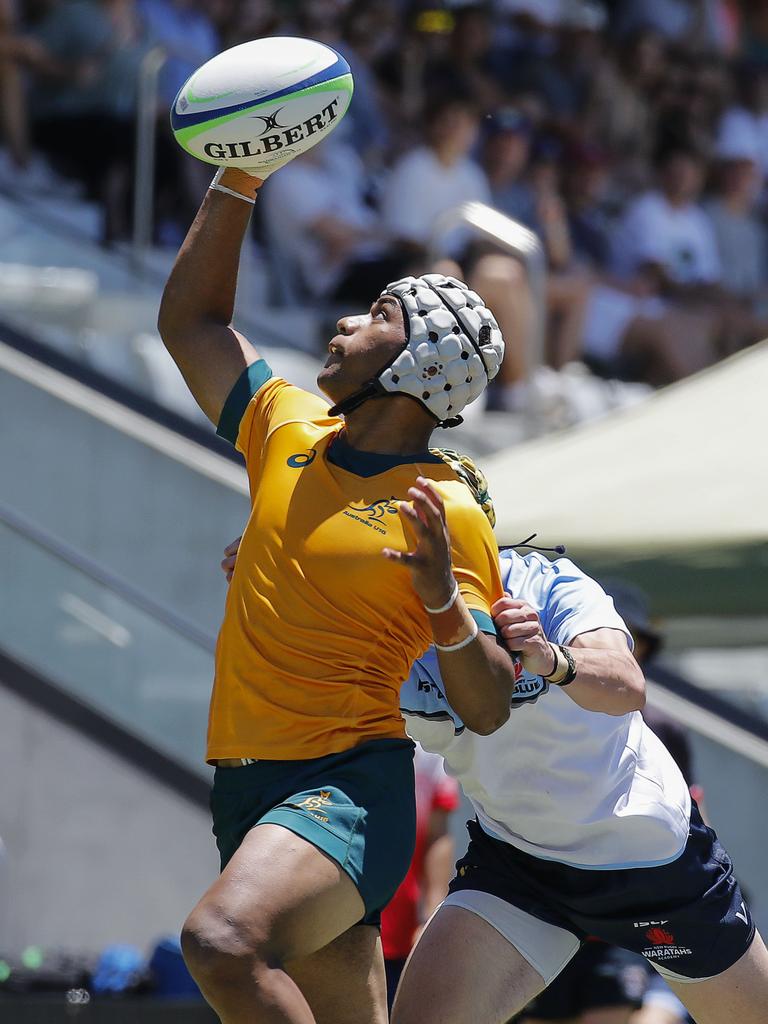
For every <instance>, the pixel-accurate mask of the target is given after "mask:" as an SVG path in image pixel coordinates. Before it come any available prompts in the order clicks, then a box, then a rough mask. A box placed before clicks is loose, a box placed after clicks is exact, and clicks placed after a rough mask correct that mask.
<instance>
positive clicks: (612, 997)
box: [521, 942, 649, 1020]
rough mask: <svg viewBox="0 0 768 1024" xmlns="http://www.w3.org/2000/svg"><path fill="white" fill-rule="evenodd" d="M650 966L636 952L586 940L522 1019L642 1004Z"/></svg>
mask: <svg viewBox="0 0 768 1024" xmlns="http://www.w3.org/2000/svg"><path fill="white" fill-rule="evenodd" d="M648 973H649V972H648V968H647V967H646V965H645V961H644V960H642V959H641V958H640V957H638V956H637V955H636V954H635V953H630V952H629V950H627V949H621V948H620V947H618V946H608V945H606V943H605V942H585V943H584V945H583V946H582V947H581V949H580V950H579V952H578V953H577V954H576V956H575V957H574V958H573V960H571V962H570V963H569V964H568V965H567V966H566V967H565V968H564V969H563V970H562V972H561V973H560V974H558V976H557V977H556V978H555V980H554V981H553V982H552V983H551V985H549V986H548V987H547V988H545V989H544V991H543V992H541V993H539V995H537V996H536V998H535V999H534V1000H533V1001H532V1002H530V1003H529V1004H528V1006H527V1007H526V1008H525V1010H524V1012H523V1013H522V1014H521V1017H522V1019H523V1020H524V1019H525V1018H526V1017H535V1018H536V1020H570V1019H571V1018H572V1017H577V1016H579V1015H580V1014H582V1013H589V1011H590V1010H601V1009H607V1008H608V1007H616V1006H631V1007H632V1008H633V1009H637V1008H638V1007H640V1006H642V1002H643V995H644V993H645V990H646V988H647V987H648Z"/></svg>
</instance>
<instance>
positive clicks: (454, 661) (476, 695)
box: [430, 595, 515, 736]
mask: <svg viewBox="0 0 768 1024" xmlns="http://www.w3.org/2000/svg"><path fill="white" fill-rule="evenodd" d="M448 614H450V615H452V616H453V619H454V623H455V625H453V626H451V625H449V624H448V623H447V622H446V621H445V619H446V618H447V616H446V615H444V616H443V621H440V616H437V615H431V616H430V619H431V620H432V631H433V636H434V640H435V649H436V651H437V658H438V662H439V664H440V675H441V676H442V679H443V684H444V686H445V696H446V698H447V700H448V703H449V704H450V705H451V707H452V708H453V709H454V711H456V712H457V714H458V715H459V716H460V717H461V719H462V721H463V722H464V724H465V725H466V726H467V728H468V729H471V730H472V732H476V733H479V734H480V735H481V736H487V735H489V734H490V733H492V732H495V731H496V730H497V729H498V728H499V727H500V726H502V725H503V724H504V723H505V722H506V720H507V719H508V718H509V708H510V699H511V697H512V693H513V692H514V689H515V666H514V661H513V660H512V658H511V657H510V655H509V653H508V652H507V650H506V649H505V648H504V647H501V646H499V645H498V644H497V643H496V640H495V638H494V637H491V636H488V635H486V634H485V633H481V632H479V631H478V629H477V626H476V624H475V623H474V621H473V620H472V618H471V616H470V614H469V610H468V609H467V606H466V604H465V603H464V598H463V597H462V596H461V595H459V596H458V597H457V599H456V601H455V604H454V605H453V608H452V609H451V610H450V612H449V613H448ZM471 632H475V633H476V635H475V636H474V638H473V639H472V640H471V641H469V642H467V643H464V642H463V641H464V639H465V638H467V637H468V636H469V635H470V633H471ZM457 641H458V644H460V645H461V646H459V647H458V649H454V650H450V649H446V648H450V647H456V646H458V645H457Z"/></svg>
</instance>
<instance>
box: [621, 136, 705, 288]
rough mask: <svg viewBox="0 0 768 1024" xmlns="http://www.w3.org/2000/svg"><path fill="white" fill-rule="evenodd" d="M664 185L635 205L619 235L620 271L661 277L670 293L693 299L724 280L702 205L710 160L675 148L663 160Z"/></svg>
mask: <svg viewBox="0 0 768 1024" xmlns="http://www.w3.org/2000/svg"><path fill="white" fill-rule="evenodd" d="M659 169H660V187H659V188H658V189H657V190H652V191H650V192H646V193H645V194H644V195H642V196H640V197H639V198H637V199H636V200H634V202H632V203H631V204H630V205H629V207H628V209H627V211H626V213H625V215H624V218H623V221H622V224H621V226H620V228H619V231H618V232H617V236H616V241H617V248H616V252H615V257H614V259H615V269H616V270H617V271H618V272H619V273H620V274H625V275H627V276H629V275H632V274H634V273H636V272H638V271H641V272H646V273H647V274H649V275H650V276H651V278H653V279H655V281H656V284H657V286H658V288H659V290H660V291H661V292H663V293H665V294H667V295H671V296H676V297H686V298H690V297H692V296H693V295H697V294H700V292H701V289H702V288H703V287H707V286H711V285H714V284H717V283H718V281H719V280H720V276H721V267H720V257H719V255H718V251H717V241H716V239H715V233H714V229H713V227H712V223H711V221H710V219H709V217H708V216H707V214H706V213H705V212H704V210H703V209H702V208H701V207H700V206H699V205H698V202H697V200H698V198H699V195H700V194H701V190H702V186H703V183H704V171H705V165H704V162H703V161H702V160H701V159H700V158H699V156H698V155H697V154H696V153H694V151H693V150H690V149H686V148H684V147H675V148H674V149H670V150H668V151H667V153H666V154H665V155H664V156H663V158H662V160H661V162H660V168H659Z"/></svg>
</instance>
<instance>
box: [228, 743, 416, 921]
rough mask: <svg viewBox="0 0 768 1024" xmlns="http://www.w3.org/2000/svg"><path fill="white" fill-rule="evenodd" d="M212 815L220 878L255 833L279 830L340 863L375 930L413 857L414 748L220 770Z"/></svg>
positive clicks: (376, 748) (394, 746)
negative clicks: (259, 828) (263, 827)
mask: <svg viewBox="0 0 768 1024" xmlns="http://www.w3.org/2000/svg"><path fill="white" fill-rule="evenodd" d="M211 811H212V813H213V833H214V835H215V836H216V844H217V846H218V848H219V853H220V855H221V869H222V871H223V870H224V868H225V867H226V866H227V864H228V863H229V861H230V860H231V858H232V856H233V855H234V853H235V851H236V850H237V848H238V847H239V846H240V844H241V843H242V841H243V839H244V837H245V835H246V834H247V833H248V832H249V831H250V830H251V829H252V828H253V827H254V825H259V824H275V825H282V826H283V828H287V829H289V830H290V831H291V832H295V833H296V834H297V835H299V836H302V838H304V839H307V840H308V841H309V842H310V843H312V844H313V845H314V846H316V847H317V848H318V849H319V850H322V851H323V852H324V853H326V854H327V855H328V856H329V857H331V858H332V859H333V860H335V861H336V862H337V863H338V865H339V867H341V868H342V870H343V871H345V872H346V873H347V874H348V875H349V877H350V878H351V879H352V881H353V882H354V883H355V885H356V886H357V889H358V891H359V893H360V895H361V897H362V899H363V902H364V904H365V917H364V918H363V923H364V924H373V925H378V924H379V921H380V911H381V909H382V908H383V907H384V906H385V905H386V904H387V903H388V902H389V901H390V900H391V899H392V896H393V895H394V893H395V890H396V889H397V887H398V886H399V885H400V883H401V882H402V880H403V878H404V877H405V874H406V872H407V871H408V866H409V864H410V863H411V856H412V855H413V848H414V843H415V836H416V806H415V797H414V782H413V743H411V741H410V740H399V739H382V740H369V741H368V742H367V743H361V744H360V745H359V746H357V747H353V748H352V749H351V750H344V751H342V752H341V753H339V754H329V755H327V756H326V757H315V758H311V759H309V760H305V761H255V762H254V763H253V764H249V765H243V766H242V767H239V768H217V769H216V773H215V775H214V780H213V790H212V791H211Z"/></svg>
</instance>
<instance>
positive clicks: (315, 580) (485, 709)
mask: <svg viewBox="0 0 768 1024" xmlns="http://www.w3.org/2000/svg"><path fill="white" fill-rule="evenodd" d="M259 185H260V181H259V180H258V179H257V178H254V177H252V176H250V175H248V174H245V173H244V172H240V171H234V170H228V171H226V172H224V173H223V174H222V173H221V172H220V173H219V174H217V176H216V178H215V179H214V183H213V187H212V189H211V191H210V192H209V194H208V196H207V197H206V199H205V200H204V202H203V205H202V207H201V209H200V212H199V213H198V215H197V218H196V219H195V222H194V224H193V225H192V228H191V229H190V232H189V234H188V236H187V239H186V240H185V242H184V244H183V246H182V248H181V250H180V252H179V255H178V258H177V260H176V263H175V266H174V268H173V271H172V273H171V275H170V278H169V280H168V283H167V285H166V289H165V292H164V295H163V301H162V306H161V310H160V321H159V323H160V331H161V334H162V337H163V340H164V341H165V344H166V346H167V347H168V349H169V351H170V353H171V355H172V356H173V358H174V359H175V360H176V362H177V364H178V365H179V368H180V369H181V371H182V373H183V374H184V377H185V379H186V381H187V383H188V385H189V387H190V390H191V391H192V393H193V395H194V396H195V398H196V399H197V401H198V402H199V403H200V406H201V407H202V408H203V410H204V411H205V412H206V414H207V415H208V416H209V417H210V419H211V420H212V421H213V422H214V423H216V424H217V425H218V430H219V433H221V434H222V435H224V436H225V437H227V438H229V439H230V440H231V441H232V442H233V443H235V444H236V446H237V448H238V449H239V450H240V451H241V452H242V454H243V455H244V457H245V462H246V467H247V470H248V476H249V481H250V488H251V506H252V507H251V514H250V518H249V521H248V524H247V526H246V529H245V532H244V535H243V539H242V545H241V549H240V554H239V558H238V561H237V567H236V569H235V572H234V576H233V579H232V585H231V587H230V590H229V593H228V596H227V603H226V609H225V615H224V623H223V626H222V629H221V633H220V636H219V643H218V649H217V655H216V678H215V684H214V692H213V697H212V701H211V715H210V722H209V736H208V760H209V762H210V763H211V764H214V765H216V775H215V782H214V788H213V794H212V808H213V816H214V832H215V834H216V837H217V843H218V846H219V850H220V853H221V860H222V873H221V876H220V877H219V879H218V880H217V881H216V882H214V884H213V885H212V886H211V888H210V889H209V890H208V892H207V893H206V894H205V895H204V896H203V897H202V899H201V900H200V902H199V904H198V905H197V907H196V908H195V909H194V910H193V912H192V913H191V915H190V917H189V918H188V920H187V922H186V924H185V927H184V932H183V936H182V938H183V948H184V953H185V957H186V959H187V963H188V965H189V966H190V969H191V970H192V973H193V975H194V976H195V978H196V980H197V981H198V983H199V984H200V987H201V988H202V990H203V993H204V994H205V996H206V998H207V999H208V1001H209V1002H210V1003H211V1005H212V1006H213V1007H214V1009H215V1010H216V1011H217V1013H218V1014H219V1016H220V1018H221V1020H222V1021H223V1022H224V1024H241V1022H242V1024H245V1022H246V1021H247V1022H252V1021H259V1022H265V1024H266V1022H269V1024H271V1022H291V1024H294V1022H295V1024H312V1022H327V1024H346V1022H349V1024H353V1022H354V1024H362V1022H363V1021H365V1022H372V1024H384V1022H385V1021H386V1004H385V999H384V986H383V963H382V960H381V952H380V943H379V940H378V931H377V928H376V924H377V920H378V912H379V910H380V909H381V907H382V906H383V905H384V904H385V903H386V902H387V901H388V899H389V898H390V896H391V895H392V893H393V892H394V891H395V889H396V888H397V885H398V884H399V882H400V881H401V879H402V877H403V876H404V874H405V871H406V869H407V867H408V863H409V860H410V856H411V852H412V847H413V827H414V808H413V774H412V746H411V744H410V741H408V740H407V739H406V738H405V734H404V731H403V725H402V720H401V718H400V714H399V710H398V691H399V687H400V683H401V681H402V679H403V678H404V676H405V675H406V674H407V672H408V669H409V667H410V665H411V663H412V662H413V660H414V659H415V658H416V657H418V656H419V655H420V654H421V653H422V652H423V651H424V650H425V649H426V647H427V646H428V645H429V644H431V643H435V644H437V645H438V646H439V650H440V654H439V657H440V665H441V672H442V675H443V680H444V684H445V687H446V692H447V693H448V695H449V697H450V700H451V704H452V706H453V707H454V708H456V709H457V711H458V712H459V713H460V714H461V716H462V718H463V719H464V721H465V722H466V723H467V724H468V725H470V726H471V727H472V728H473V730H474V731H476V732H481V733H487V732H490V731H492V730H493V729H495V728H497V727H498V726H499V725H500V724H501V723H502V722H503V721H505V720H506V718H507V716H508V714H509V700H508V697H509V695H510V694H511V692H512V691H513V690H514V685H515V677H514V666H513V663H512V660H511V659H510V658H509V656H508V654H507V653H506V652H505V651H504V649H503V648H502V647H500V646H498V645H497V643H496V636H495V630H494V626H493V622H492V620H491V617H490V610H491V606H492V605H493V603H494V601H496V600H497V599H498V598H499V597H500V596H501V593H502V589H501V582H500V577H499V571H498V562H497V554H496V544H495V541H494V538H493V534H492V531H491V528H490V526H489V524H488V523H487V521H486V519H485V516H484V515H483V513H482V510H481V509H480V507H479V506H478V505H477V503H476V502H475V500H474V498H473V497H472V495H471V493H470V491H469V490H468V488H466V487H465V485H464V483H463V482H462V480H461V478H460V473H459V472H457V470H456V468H454V466H452V465H449V464H448V463H447V462H446V461H445V460H444V459H443V458H441V457H440V456H439V455H437V454H435V453H434V452H432V451H430V450H429V448H428V444H429V438H430V435H431V434H432V432H433V430H434V428H435V426H436V425H437V423H438V422H444V423H445V422H448V421H450V420H451V419H453V418H454V417H456V416H457V415H458V414H459V413H460V411H461V409H462V408H463V406H464V405H466V404H467V402H468V401H471V400H472V399H473V398H475V397H477V395H478V394H479V393H480V392H481V391H482V389H483V387H484V386H485V384H486V383H487V381H488V379H489V378H490V377H492V376H493V375H494V374H495V372H496V371H497V369H498V366H499V362H500V360H501V356H502V354H503V342H502V340H501V335H500V332H499V330H498V326H497V324H496V321H495V320H494V318H493V316H492V314H491V313H490V311H489V310H487V309H486V308H485V307H484V305H483V303H482V301H481V300H480V298H479V297H478V296H477V295H475V294H474V293H472V292H470V291H468V289H466V287H465V286H464V285H462V284H461V283H460V282H458V281H456V280H454V279H450V278H442V277H438V276H428V277H425V278H418V279H413V278H408V279H405V280H403V281H399V282H395V283H394V284H391V285H388V286H387V288H386V290H385V291H384V292H383V293H382V295H381V296H379V298H378V299H376V301H375V302H374V303H373V305H372V306H371V309H370V311H369V312H368V313H365V314H362V315H359V316H350V317H344V318H342V319H341V320H340V321H339V325H338V331H339V333H338V334H337V335H336V336H335V337H334V338H333V340H332V341H331V343H330V345H329V356H328V359H327V360H326V363H325V365H324V367H323V368H322V370H321V371H320V374H319V376H318V384H319V386H320V388H321V389H322V391H323V392H324V393H325V394H326V395H328V397H329V398H330V400H331V402H333V403H335V404H334V407H333V408H332V409H330V410H329V409H328V406H327V403H326V402H324V401H322V400H321V399H319V398H317V397H315V396H313V395H310V394H308V393H306V392H303V391H301V390H299V389H298V388H296V387H294V386H292V385H291V384H289V383H287V382H286V381H284V380H282V379H280V378H277V377H274V376H273V375H272V373H271V370H270V369H269V367H268V366H267V364H266V363H265V362H264V361H263V360H262V359H260V358H259V356H258V353H257V352H256V351H255V349H254V348H253V346H252V345H251V344H250V343H249V342H248V341H247V340H246V338H244V337H243V336H242V335H241V334H240V333H238V332H237V331H236V330H234V328H233V327H232V325H231V320H232V312H233V304H234V295H235V286H236V280H237V270H238V262H239V253H240V246H241V243H242V238H243V235H244V233H245V230H246V227H247V224H248V219H249V214H250V204H252V202H253V200H254V199H255V195H256V190H257V188H258V186H259ZM222 193H224V194H222ZM342 416H343V418H342ZM427 478H429V479H427ZM446 520H447V522H448V523H449V524H450V538H449V547H446V538H447V537H448V534H447V526H446ZM446 551H450V559H448V558H447V557H446V554H445V552H446ZM406 569H407V570H408V571H405V570H406ZM467 680H471V681H472V682H471V685H469V684H468V683H467ZM352 936H354V938H352ZM361 936H362V938H361ZM352 950H354V955H353V954H352V953H351V952H350V953H349V955H347V951H352ZM329 976H330V977H332V978H333V979H334V980H335V987H334V985H331V986H329V985H328V978H329ZM318 979H322V984H316V982H317V980H318Z"/></svg>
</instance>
